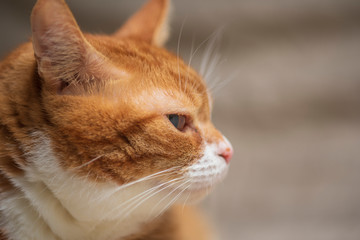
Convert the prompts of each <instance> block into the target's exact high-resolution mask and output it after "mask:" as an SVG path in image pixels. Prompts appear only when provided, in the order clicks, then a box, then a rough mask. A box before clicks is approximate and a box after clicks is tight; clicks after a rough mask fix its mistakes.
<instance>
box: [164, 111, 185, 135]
mask: <svg viewBox="0 0 360 240" xmlns="http://www.w3.org/2000/svg"><path fill="white" fill-rule="evenodd" d="M168 118H169V121H170V122H171V123H172V125H174V127H176V128H177V129H178V130H180V131H181V130H183V129H184V126H185V116H181V115H178V114H169V115H168Z"/></svg>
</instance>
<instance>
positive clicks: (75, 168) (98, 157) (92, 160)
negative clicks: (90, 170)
mask: <svg viewBox="0 0 360 240" xmlns="http://www.w3.org/2000/svg"><path fill="white" fill-rule="evenodd" d="M103 156H104V155H100V156H97V157H95V158H93V159H91V160H90V161H88V162H86V163H84V164H82V165H80V166H77V167H74V168H72V170H77V169H80V168H82V167H85V166H86V165H89V164H90V163H93V162H95V161H96V160H99V159H100V158H102V157H103Z"/></svg>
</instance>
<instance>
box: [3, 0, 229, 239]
mask: <svg viewBox="0 0 360 240" xmlns="http://www.w3.org/2000/svg"><path fill="white" fill-rule="evenodd" d="M168 8H169V3H168V1H166V0H151V1H149V2H148V3H147V4H146V5H145V6H144V7H143V8H142V9H141V10H140V11H139V12H138V13H136V14H135V15H134V16H133V17H132V18H130V19H129V20H128V21H127V22H126V23H125V25H124V26H123V27H122V28H121V29H119V30H118V31H117V32H116V33H115V34H114V35H113V36H100V35H90V34H83V33H82V32H81V31H80V29H79V27H78V26H77V24H76V21H75V19H74V18H73V16H72V14H71V12H70V10H69V9H68V7H67V6H66V4H65V2H64V1H63V0H38V2H37V4H36V6H35V7H34V10H33V13H32V17H31V22H32V32H33V36H32V42H29V43H26V44H24V45H22V46H20V47H19V48H18V49H17V50H15V51H14V52H13V53H11V54H10V55H9V56H8V57H7V58H6V59H5V60H4V61H2V62H1V63H0V191H1V192H0V217H1V222H0V227H1V229H2V230H1V235H0V236H1V239H22V240H23V239H37V240H42V239H46V240H48V239H77V240H78V239H87V240H88V239H89V240H90V239H114V240H115V239H116V240H119V239H126V240H135V239H170V240H171V239H178V240H181V239H187V240H190V239H208V238H209V236H207V233H206V232H207V231H206V230H205V229H206V228H204V227H203V224H202V223H201V222H199V223H195V222H192V223H190V222H191V221H189V219H191V218H195V219H198V218H199V217H196V216H197V215H196V213H195V212H194V211H195V210H192V209H190V208H188V207H183V208H182V210H181V211H180V210H179V209H180V208H181V207H180V208H179V207H177V206H176V205H177V204H185V203H189V202H194V201H198V200H199V199H201V198H202V197H204V196H205V195H206V193H207V192H208V191H209V190H210V189H211V188H212V186H213V185H214V184H215V183H217V182H218V181H220V180H221V179H222V178H223V177H224V176H225V174H226V172H227V169H228V163H229V160H230V158H231V156H232V148H231V145H230V143H229V142H228V141H227V140H226V138H225V137H223V136H222V135H221V133H220V132H219V131H217V130H216V129H215V127H214V126H213V125H212V123H211V121H210V103H209V95H208V92H207V88H206V86H205V83H204V81H203V79H202V78H201V76H199V75H198V74H197V73H196V72H195V71H194V70H192V69H191V68H190V67H189V66H187V65H186V64H185V63H184V62H183V61H182V60H181V59H179V58H178V57H176V56H174V55H173V54H171V53H169V52H168V51H166V50H165V49H163V48H162V47H161V45H162V44H163V43H164V41H165V40H166V36H167V30H166V29H167V25H166V19H167V17H166V16H167V12H168ZM145 23H148V24H145ZM169 114H175V115H178V116H184V117H185V118H186V124H185V126H184V128H182V129H177V128H176V126H174V125H173V124H172V123H171V122H170V121H169V119H168V115H169ZM199 221H200V220H199ZM190 236H192V237H193V238H190Z"/></svg>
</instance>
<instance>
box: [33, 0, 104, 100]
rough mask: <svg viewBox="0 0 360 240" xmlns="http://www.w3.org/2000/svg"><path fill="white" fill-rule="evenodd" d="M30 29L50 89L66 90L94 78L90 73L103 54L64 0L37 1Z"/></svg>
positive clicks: (60, 91)
mask: <svg viewBox="0 0 360 240" xmlns="http://www.w3.org/2000/svg"><path fill="white" fill-rule="evenodd" d="M31 28H32V43H33V48H34V53H35V57H36V59H37V63H38V72H39V74H40V76H41V77H42V78H43V79H44V82H45V85H46V87H47V88H48V89H49V90H51V91H53V92H56V93H64V89H65V88H67V89H69V86H73V85H81V84H86V83H87V82H90V81H91V80H92V79H93V78H91V77H89V76H90V75H91V74H89V72H91V68H95V66H97V68H98V66H99V65H101V64H102V62H103V58H104V57H103V56H102V55H101V54H99V53H98V52H97V51H96V50H95V49H94V48H93V47H92V46H91V45H90V44H89V43H88V42H87V41H86V39H85V37H84V36H83V34H82V32H81V30H80V28H79V26H78V25H77V23H76V21H75V19H74V17H73V15H72V13H71V11H70V9H69V8H68V6H67V5H66V3H65V2H64V0H38V1H37V3H36V5H35V7H34V9H33V11H32V15H31Z"/></svg>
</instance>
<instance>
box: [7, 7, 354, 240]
mask: <svg viewBox="0 0 360 240" xmlns="http://www.w3.org/2000/svg"><path fill="white" fill-rule="evenodd" d="M34 2H35V1H34V0H1V2H0V31H1V33H2V36H1V44H0V56H4V55H5V54H6V53H8V52H9V51H10V50H11V49H12V48H13V47H15V46H16V45H18V44H19V43H20V42H23V41H26V40H27V39H29V37H30V25H29V15H30V12H31V8H32V6H33V4H34ZM67 2H68V3H69V5H70V8H71V9H72V10H73V12H74V15H75V16H76V18H77V20H78V22H79V24H80V26H81V27H82V28H83V29H84V30H86V31H90V32H98V33H99V32H103V33H111V32H113V31H114V30H115V29H117V28H118V27H119V26H120V25H121V23H122V22H124V21H125V19H126V18H127V17H129V16H130V14H131V13H132V12H134V11H135V10H136V9H137V8H138V7H139V6H140V5H141V4H142V3H143V1H140V0H136V1H135V0H133V1H130V0H128V1H125V0H123V1H114V0H102V1H95V0H87V1H79V0H77V1H75V0H68V1H67ZM173 6H174V12H173V20H172V38H171V39H170V42H169V44H168V47H169V48H170V49H171V50H172V51H173V52H176V51H177V46H178V40H179V34H180V29H181V26H182V25H183V30H182V34H181V38H180V44H179V46H180V48H179V51H180V55H181V56H183V57H184V58H185V60H186V61H188V59H189V57H190V55H191V52H192V53H194V52H196V54H195V56H194V58H193V60H192V64H193V65H194V67H196V68H198V69H200V67H201V62H202V59H203V56H204V51H206V44H201V43H202V42H203V41H204V40H206V39H207V38H208V37H209V36H210V38H211V39H213V38H221V39H220V40H219V41H215V47H214V48H215V52H214V53H212V54H211V55H210V56H211V57H210V60H216V58H217V56H218V54H220V55H221V56H222V60H220V61H219V63H217V64H215V65H214V66H215V67H214V68H212V67H210V69H208V71H213V74H212V75H210V76H209V79H207V80H208V81H209V85H213V84H215V85H214V86H213V87H214V89H213V90H214V98H215V105H214V112H213V119H214V122H215V124H216V125H217V127H218V128H219V129H221V130H222V131H223V133H224V134H225V135H226V136H228V138H229V139H230V140H231V142H232V143H233V145H234V148H235V156H234V158H233V160H232V163H231V170H230V172H229V175H228V177H227V179H226V180H225V181H224V182H223V183H222V184H221V185H220V186H218V188H217V190H216V191H215V192H214V193H212V195H211V196H210V197H209V198H208V199H207V200H206V201H205V203H204V209H205V212H206V213H207V214H208V215H209V216H210V217H211V218H212V219H213V221H214V226H216V228H217V229H218V230H219V235H220V236H221V237H220V239H231V240H237V239H241V240H263V239H264V240H265V239H266V240H270V239H276V240H288V239H291V240H297V239H299V240H304V239H306V240H322V239H323V240H339V239H341V240H358V239H360V187H359V183H360V1H358V0H342V1H338V0H302V1H295V0H223V1H215V0H198V1H190V0H181V1H173ZM219 29H223V31H222V32H219V33H218V34H216V33H215V34H213V33H214V31H216V30H219ZM211 36H213V37H211ZM214 36H215V37H214ZM211 39H210V42H211ZM208 42H209V41H208ZM198 46H200V48H199V49H198V50H197V51H195V49H196V48H197V47H198ZM191 49H193V51H191ZM210 65H211V64H210V63H209V64H208V66H210ZM217 76H218V78H216V77H217ZM230 80H231V81H230Z"/></svg>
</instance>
